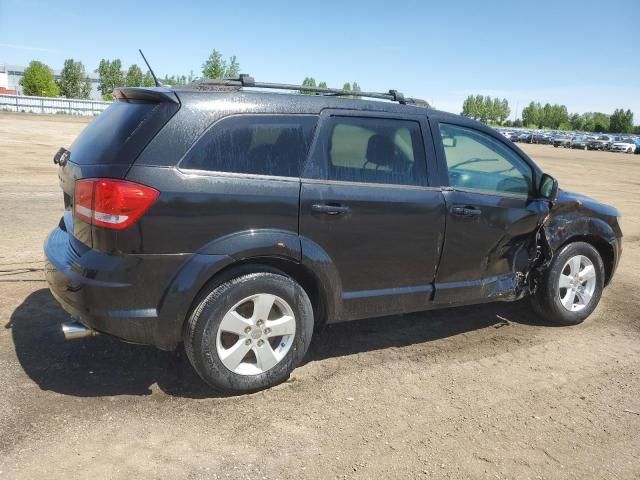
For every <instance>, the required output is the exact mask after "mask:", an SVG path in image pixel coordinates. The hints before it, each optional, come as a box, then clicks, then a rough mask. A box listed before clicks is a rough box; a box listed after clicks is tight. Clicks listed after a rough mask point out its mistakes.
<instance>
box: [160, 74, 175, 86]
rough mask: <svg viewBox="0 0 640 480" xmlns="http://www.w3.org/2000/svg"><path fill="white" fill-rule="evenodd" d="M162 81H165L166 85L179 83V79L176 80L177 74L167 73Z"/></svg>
mask: <svg viewBox="0 0 640 480" xmlns="http://www.w3.org/2000/svg"><path fill="white" fill-rule="evenodd" d="M160 82H161V83H163V84H164V85H171V86H174V85H177V84H178V81H177V80H176V77H175V75H171V76H169V75H165V76H164V78H163V79H162V80H160Z"/></svg>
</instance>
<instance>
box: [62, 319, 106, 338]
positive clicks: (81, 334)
mask: <svg viewBox="0 0 640 480" xmlns="http://www.w3.org/2000/svg"><path fill="white" fill-rule="evenodd" d="M62 334H63V335H64V338H65V340H76V339H78V338H85V337H94V336H96V335H98V332H96V331H95V330H93V329H92V328H87V327H85V326H84V325H82V324H81V323H78V322H65V323H63V324H62Z"/></svg>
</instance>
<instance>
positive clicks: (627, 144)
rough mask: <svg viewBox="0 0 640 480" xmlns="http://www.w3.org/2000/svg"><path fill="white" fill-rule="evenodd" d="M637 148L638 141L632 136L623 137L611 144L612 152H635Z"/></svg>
mask: <svg viewBox="0 0 640 480" xmlns="http://www.w3.org/2000/svg"><path fill="white" fill-rule="evenodd" d="M636 150H637V145H636V142H635V141H634V140H633V139H632V138H623V139H621V140H618V141H617V142H613V144H612V145H611V151H612V152H625V153H635V152H636Z"/></svg>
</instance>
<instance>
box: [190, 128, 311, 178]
mask: <svg viewBox="0 0 640 480" xmlns="http://www.w3.org/2000/svg"><path fill="white" fill-rule="evenodd" d="M317 120H318V118H317V116H315V115H239V116H234V117H229V118H226V119H223V120H221V121H219V122H218V123H216V124H215V125H214V126H213V127H212V128H210V129H209V130H208V131H207V132H206V133H205V134H204V135H203V136H202V137H201V139H200V140H198V142H197V143H196V144H195V145H194V146H193V148H191V150H189V152H187V154H186V156H185V158H184V159H183V160H182V162H181V163H180V166H181V168H185V169H195V170H208V171H213V172H229V173H250V174H257V175H274V176H280V177H299V176H300V170H301V168H302V165H303V163H304V160H305V158H306V156H307V152H308V150H309V145H310V144H311V139H312V137H313V131H314V128H315V126H316V123H317Z"/></svg>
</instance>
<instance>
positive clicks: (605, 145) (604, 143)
mask: <svg viewBox="0 0 640 480" xmlns="http://www.w3.org/2000/svg"><path fill="white" fill-rule="evenodd" d="M614 141H615V137H613V136H611V135H600V136H598V137H596V138H594V139H593V140H589V142H588V143H587V148H588V149H589V150H609V149H610V148H611V145H613V142H614Z"/></svg>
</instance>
